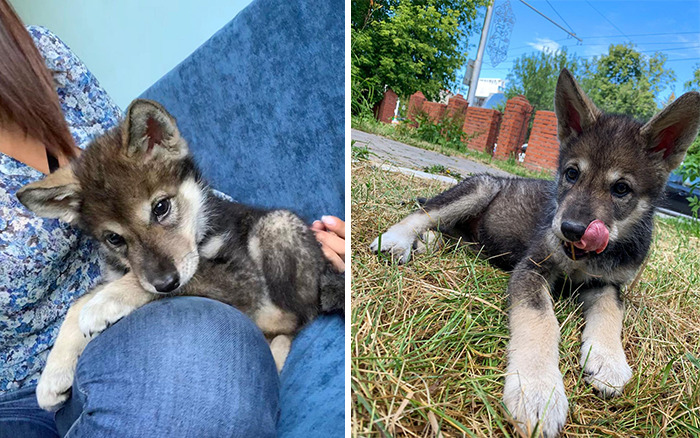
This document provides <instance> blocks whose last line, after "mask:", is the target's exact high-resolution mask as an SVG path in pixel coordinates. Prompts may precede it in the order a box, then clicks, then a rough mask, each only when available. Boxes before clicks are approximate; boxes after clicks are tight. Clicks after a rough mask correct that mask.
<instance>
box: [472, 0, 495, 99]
mask: <svg viewBox="0 0 700 438" xmlns="http://www.w3.org/2000/svg"><path fill="white" fill-rule="evenodd" d="M495 2H496V0H493V1H492V2H491V4H490V5H489V6H488V8H486V18H485V19H484V28H483V29H481V39H480V40H479V50H478V51H477V52H476V61H475V62H474V70H473V71H472V77H471V80H470V82H469V95H468V96H467V102H468V103H469V106H472V105H473V104H474V98H475V97H476V86H477V85H478V84H479V74H480V73H481V63H482V62H483V60H484V51H485V50H486V39H487V38H488V36H489V28H490V27H491V14H492V13H493V4H494V3H495Z"/></svg>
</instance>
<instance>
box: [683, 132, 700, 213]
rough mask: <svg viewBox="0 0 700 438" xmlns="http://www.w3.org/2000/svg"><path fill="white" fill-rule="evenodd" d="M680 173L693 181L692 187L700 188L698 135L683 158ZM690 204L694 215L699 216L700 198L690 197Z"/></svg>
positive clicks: (685, 178)
mask: <svg viewBox="0 0 700 438" xmlns="http://www.w3.org/2000/svg"><path fill="white" fill-rule="evenodd" d="M678 173H679V174H680V175H681V177H683V179H684V180H687V181H691V182H692V184H691V189H693V190H695V189H699V188H700V137H697V138H696V139H695V141H694V142H693V145H692V146H691V147H690V149H689V150H688V153H687V154H686V156H685V160H683V165H682V166H681V167H680V168H679V169H678ZM688 205H689V206H690V209H691V210H692V212H693V216H695V217H698V212H700V199H698V197H697V196H696V195H693V196H691V197H689V198H688Z"/></svg>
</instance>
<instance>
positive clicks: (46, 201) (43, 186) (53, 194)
mask: <svg viewBox="0 0 700 438" xmlns="http://www.w3.org/2000/svg"><path fill="white" fill-rule="evenodd" d="M17 198H19V201H20V202H21V203H22V204H24V205H25V207H27V208H28V209H29V210H31V211H33V212H34V213H36V215H37V216H41V217H48V218H58V219H61V220H62V221H64V222H68V223H72V224H74V223H76V222H77V220H78V216H79V212H80V202H81V201H80V183H79V182H78V180H77V178H76V177H75V173H73V169H72V167H71V165H66V166H64V167H61V168H60V169H58V170H57V171H55V172H54V173H52V174H50V175H48V176H46V178H44V179H42V180H40V181H37V182H34V183H31V184H27V185H26V186H24V187H22V188H21V189H19V191H18V192H17Z"/></svg>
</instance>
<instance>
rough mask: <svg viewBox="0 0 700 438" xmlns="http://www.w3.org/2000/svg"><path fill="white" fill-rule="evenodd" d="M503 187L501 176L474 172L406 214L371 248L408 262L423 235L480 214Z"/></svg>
mask: <svg viewBox="0 0 700 438" xmlns="http://www.w3.org/2000/svg"><path fill="white" fill-rule="evenodd" d="M500 190H501V181H500V180H499V179H497V178H494V177H492V176H489V175H477V176H473V177H471V178H469V179H467V180H465V181H463V182H461V183H460V184H457V185H456V186H454V187H452V188H451V189H449V190H447V191H445V192H443V193H440V194H439V195H437V196H435V197H434V198H432V199H429V200H428V201H427V202H426V203H425V205H424V206H423V208H422V209H421V210H417V211H415V212H413V213H411V214H410V215H408V216H406V218H405V219H403V220H402V221H401V222H399V223H397V224H395V225H393V226H391V227H390V228H389V229H388V230H387V231H386V232H384V233H382V235H381V236H379V237H377V238H376V239H374V242H372V244H371V245H370V249H371V250H372V251H374V252H385V253H388V254H390V255H391V256H392V257H393V258H394V260H396V262H397V263H405V262H407V261H408V260H409V259H410V257H411V249H413V246H414V242H415V241H416V239H417V238H418V237H419V236H421V235H423V234H424V233H425V232H426V231H428V230H430V229H434V228H436V227H438V226H441V227H442V226H445V227H450V226H452V225H454V224H455V223H457V222H459V221H461V220H464V219H468V218H470V217H474V216H476V215H478V214H479V213H481V212H483V211H484V210H485V209H486V208H487V207H488V205H489V204H490V203H491V201H492V200H493V198H494V197H495V196H496V195H497V194H498V192H499V191H500ZM380 241H381V242H380ZM380 243H381V247H380Z"/></svg>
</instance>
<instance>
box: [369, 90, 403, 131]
mask: <svg viewBox="0 0 700 438" xmlns="http://www.w3.org/2000/svg"><path fill="white" fill-rule="evenodd" d="M398 101H399V96H397V95H396V93H394V90H392V89H391V88H389V89H387V90H386V93H384V97H383V98H382V101H381V102H379V106H378V107H377V110H376V112H375V117H376V118H377V120H379V121H380V122H384V123H391V119H392V118H393V117H394V111H395V110H396V103H397V102H398Z"/></svg>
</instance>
